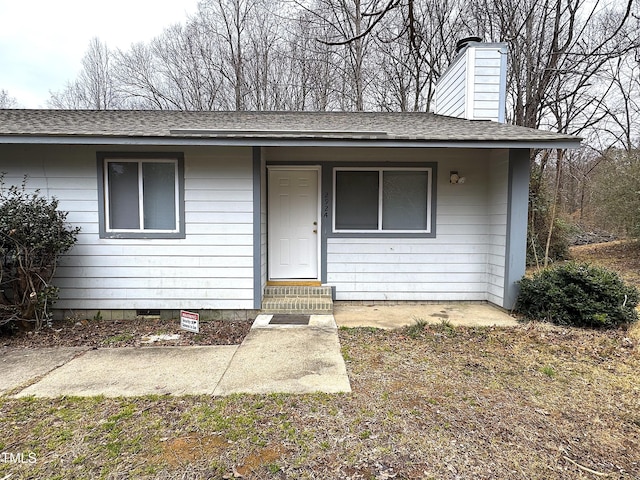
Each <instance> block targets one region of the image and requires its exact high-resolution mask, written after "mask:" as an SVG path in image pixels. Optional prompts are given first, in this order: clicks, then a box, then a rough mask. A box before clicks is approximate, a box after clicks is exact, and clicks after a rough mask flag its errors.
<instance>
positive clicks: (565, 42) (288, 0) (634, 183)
mask: <svg viewBox="0 0 640 480" xmlns="http://www.w3.org/2000/svg"><path fill="white" fill-rule="evenodd" d="M114 28H117V26H114ZM639 32H640V2H638V1H634V0H613V1H611V0H606V1H605V0H588V1H587V0H203V1H202V2H200V3H199V6H198V10H197V12H196V13H195V14H194V15H193V16H192V17H190V18H189V19H188V20H187V21H186V22H184V23H177V24H174V25H171V26H168V27H167V28H166V29H165V30H164V32H163V33H162V34H161V35H160V36H158V37H157V38H154V39H153V40H151V41H149V42H146V43H138V44H134V45H132V46H131V47H130V48H129V49H127V50H120V49H110V48H109V46H108V45H106V44H105V43H103V42H102V41H101V40H100V39H99V38H94V39H93V40H92V41H91V42H90V44H89V46H88V50H87V52H86V55H85V57H84V59H83V62H82V65H83V68H82V71H80V72H79V73H78V75H77V77H76V78H75V79H73V80H70V81H69V82H68V84H67V85H66V87H65V88H64V89H63V90H62V91H58V92H52V94H51V99H50V101H49V106H50V107H52V108H73V109H179V110H310V111H326V110H336V111H362V110H366V111H429V110H430V109H431V108H432V102H433V96H434V87H435V84H436V82H437V81H438V78H439V77H440V75H441V74H442V73H443V71H444V70H445V69H446V68H447V66H448V65H449V63H450V61H451V60H452V58H453V57H454V56H455V46H456V42H457V41H458V40H460V39H461V38H464V37H467V36H479V37H481V38H482V40H483V41H486V42H506V43H507V44H508V48H509V54H508V55H509V57H508V75H507V112H506V113H507V117H506V118H507V122H509V123H513V124H517V125H522V126H526V127H533V128H541V129H545V130H552V131H556V132H561V133H569V134H575V135H579V136H582V137H583V138H584V139H585V145H586V147H585V148H583V149H581V150H580V151H567V152H564V151H559V152H556V151H553V152H550V151H543V152H534V153H533V155H532V159H531V165H532V184H531V209H530V225H531V228H530V230H531V231H530V234H531V235H530V241H531V246H532V247H534V246H535V247H536V249H535V250H534V249H531V253H532V256H533V257H534V260H535V259H537V260H538V261H540V259H541V258H542V259H544V258H546V257H549V256H551V257H554V256H562V255H563V254H564V253H566V238H567V235H568V234H569V233H570V230H571V228H570V226H571V225H579V226H581V228H591V229H593V228H596V227H597V228H600V229H607V230H610V231H615V232H616V233H619V234H624V235H632V236H640V166H639V163H640V159H639V158H638V147H639V143H640V34H639ZM3 96H4V100H3ZM2 103H4V104H5V105H8V106H11V98H10V97H9V96H8V93H7V92H2V95H0V105H2ZM556 244H557V245H556ZM556 247H557V248H556ZM563 252H564V253H563Z"/></svg>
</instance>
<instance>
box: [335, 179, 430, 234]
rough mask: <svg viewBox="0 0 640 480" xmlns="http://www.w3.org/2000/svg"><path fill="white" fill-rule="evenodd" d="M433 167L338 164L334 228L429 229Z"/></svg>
mask: <svg viewBox="0 0 640 480" xmlns="http://www.w3.org/2000/svg"><path fill="white" fill-rule="evenodd" d="M431 175H432V174H431V169H430V168H336V169H335V170H334V202H333V205H334V209H335V210H334V216H333V218H334V232H337V233H340V232H361V233H372V232H386V233H391V232H398V233H429V232H430V230H431Z"/></svg>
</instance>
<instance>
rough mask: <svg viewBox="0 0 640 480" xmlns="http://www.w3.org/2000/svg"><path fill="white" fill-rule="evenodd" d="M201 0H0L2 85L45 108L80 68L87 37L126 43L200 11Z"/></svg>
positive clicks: (25, 104)
mask: <svg viewBox="0 0 640 480" xmlns="http://www.w3.org/2000/svg"><path fill="white" fill-rule="evenodd" d="M197 4H198V1H197V0H106V1H102V0H0V90H7V91H8V92H9V95H10V96H12V97H14V98H16V100H17V101H18V104H19V106H20V107H22V108H46V102H47V100H48V99H49V91H50V90H51V91H59V90H62V89H63V88H64V86H65V84H66V82H67V81H69V80H73V79H75V78H76V76H77V75H78V73H79V71H80V68H81V60H82V56H83V55H84V53H85V52H86V50H87V47H88V45H89V40H91V38H93V37H98V38H99V39H100V40H101V41H103V42H106V44H107V46H108V47H109V48H116V47H118V48H122V49H127V48H128V47H129V46H130V45H131V44H132V43H135V42H140V41H147V40H150V39H151V38H153V37H155V36H157V35H159V34H160V33H162V30H163V29H164V28H165V27H167V26H169V25H171V24H173V23H182V22H183V21H184V20H185V19H186V17H187V15H189V14H193V13H195V11H196V8H197Z"/></svg>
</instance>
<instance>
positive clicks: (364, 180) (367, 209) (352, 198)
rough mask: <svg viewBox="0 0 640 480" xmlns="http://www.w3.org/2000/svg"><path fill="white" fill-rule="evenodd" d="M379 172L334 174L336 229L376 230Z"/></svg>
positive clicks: (340, 172) (341, 172)
mask: <svg viewBox="0 0 640 480" xmlns="http://www.w3.org/2000/svg"><path fill="white" fill-rule="evenodd" d="M378 178H379V172H369V171H337V172H336V219H335V224H336V229H338V230H377V229H378V191H379V180H378Z"/></svg>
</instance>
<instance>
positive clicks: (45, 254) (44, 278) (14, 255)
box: [0, 175, 80, 328]
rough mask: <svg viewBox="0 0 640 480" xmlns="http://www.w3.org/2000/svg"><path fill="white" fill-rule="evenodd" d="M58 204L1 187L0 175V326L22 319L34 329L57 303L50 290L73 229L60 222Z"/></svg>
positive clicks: (18, 189)
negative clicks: (54, 303)
mask: <svg viewBox="0 0 640 480" xmlns="http://www.w3.org/2000/svg"><path fill="white" fill-rule="evenodd" d="M66 218H67V213H66V212H61V211H59V210H58V201H57V200H56V199H55V198H53V199H51V200H49V199H47V198H45V197H43V196H42V195H41V194H40V192H39V191H37V190H36V191H35V192H32V193H29V192H28V191H27V189H26V178H25V181H24V182H23V184H22V186H21V187H18V186H15V185H12V186H10V187H8V188H7V187H6V186H5V184H4V175H0V325H3V324H6V323H9V322H15V321H16V320H25V321H31V322H35V326H36V328H39V327H40V326H41V325H42V322H43V320H45V319H47V318H48V312H47V309H48V308H49V307H51V305H52V304H53V302H54V301H55V300H56V299H57V298H58V289H57V288H56V287H55V286H53V285H51V283H50V282H51V279H52V278H53V276H54V274H55V270H56V265H57V262H58V258H59V257H60V255H62V254H64V253H66V252H67V251H69V250H70V249H71V247H73V245H74V244H75V243H76V239H77V235H78V232H79V230H80V229H79V228H72V227H70V226H69V225H68V224H67V221H66Z"/></svg>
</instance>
